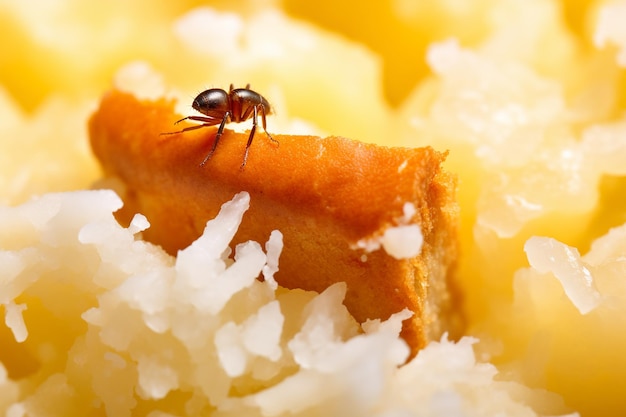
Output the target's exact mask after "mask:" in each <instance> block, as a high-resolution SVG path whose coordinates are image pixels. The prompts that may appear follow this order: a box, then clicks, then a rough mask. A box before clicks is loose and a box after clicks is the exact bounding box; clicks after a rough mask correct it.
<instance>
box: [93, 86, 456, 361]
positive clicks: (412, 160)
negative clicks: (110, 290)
mask: <svg viewBox="0 0 626 417" xmlns="http://www.w3.org/2000/svg"><path fill="white" fill-rule="evenodd" d="M173 104H174V103H172V102H171V101H167V100H159V101H140V100H138V99H136V98H135V97H134V96H132V95H130V94H126V93H122V92H119V91H111V92H110V93H108V94H106V95H105V96H104V97H103V99H102V102H101V104H100V108H99V110H97V112H96V113H95V114H94V115H93V116H92V118H91V120H90V125H89V128H90V137H91V145H92V148H93V151H94V153H95V155H96V156H97V158H98V159H99V160H100V163H101V164H102V167H103V170H104V172H105V175H106V176H108V177H116V178H118V179H120V180H121V181H122V182H123V183H124V185H125V187H124V190H123V195H122V198H123V199H124V202H125V207H124V209H123V211H122V212H121V213H120V218H121V220H122V221H128V220H129V219H130V216H132V215H133V214H134V213H136V212H140V213H143V214H144V215H146V216H147V218H148V219H149V221H150V223H151V227H150V228H149V229H148V230H147V231H146V232H144V238H145V239H146V240H148V241H151V242H154V243H157V244H160V245H161V246H162V247H163V248H165V250H167V251H168V252H170V253H172V254H175V253H176V251H177V250H179V249H181V248H184V247H186V246H188V245H189V244H190V243H191V242H192V241H193V240H195V239H196V238H197V237H198V236H199V235H200V234H201V233H202V231H203V230H204V226H205V224H206V222H207V220H209V219H211V218H213V217H215V215H216V214H217V213H218V211H219V209H220V207H221V205H222V204H223V203H224V202H226V201H228V200H230V199H231V198H232V197H233V195H234V194H235V193H237V192H239V191H248V192H249V193H250V198H251V203H250V209H249V211H248V212H247V213H246V215H245V216H244V218H243V222H242V224H241V226H240V228H239V231H238V233H237V235H236V236H235V242H234V243H238V242H243V241H246V240H249V239H252V240H255V241H258V242H264V241H266V240H267V238H268V237H269V235H270V232H271V231H272V230H274V229H278V230H280V231H281V232H282V233H283V235H284V245H285V246H284V250H283V253H282V254H281V257H280V265H279V268H280V270H279V271H278V273H277V274H276V280H277V281H278V282H279V284H280V285H282V286H284V287H287V288H302V289H306V290H316V291H323V290H324V289H325V288H327V287H328V286H329V285H331V284H333V283H335V282H340V281H344V282H346V283H347V288H348V289H347V295H346V300H345V304H346V306H347V307H348V309H349V311H350V312H351V313H352V314H353V315H354V317H355V318H356V319H357V320H359V321H361V322H362V321H365V320H366V319H377V318H380V319H386V318H388V317H389V316H390V315H391V314H393V313H396V312H399V311H401V310H402V309H404V308H408V309H410V310H411V311H413V312H414V313H415V314H414V315H413V317H412V318H411V319H408V320H406V321H405V322H404V327H403V333H402V335H403V337H404V338H405V339H406V341H407V342H408V343H409V345H410V346H411V347H412V349H413V352H415V351H416V350H417V349H419V348H421V347H422V346H424V344H425V343H427V342H428V341H429V340H431V339H433V338H439V337H440V335H441V333H442V332H443V331H450V330H454V329H455V328H456V327H457V326H456V324H455V323H456V320H457V314H456V312H457V311H458V306H457V305H455V304H456V303H455V296H454V295H455V291H454V289H453V283H452V282H451V275H452V272H453V269H454V264H455V259H456V257H457V249H458V240H457V222H458V220H457V219H458V209H457V205H456V203H455V201H454V190H455V180H454V178H453V177H452V176H451V175H449V174H448V173H446V172H444V171H443V170H442V169H441V166H440V165H441V163H442V161H443V160H444V158H445V155H444V154H442V153H439V152H437V151H434V150H433V149H431V148H416V149H415V148H387V147H381V146H376V145H371V144H364V143H360V142H357V141H353V140H348V139H345V138H341V137H328V138H319V137H314V136H287V135H283V136H281V135H276V134H274V135H273V137H274V138H275V139H277V140H278V142H279V143H280V145H277V144H276V143H274V142H272V141H270V140H269V138H267V137H266V135H265V134H264V133H263V131H262V130H261V131H257V134H256V137H255V139H254V141H253V143H252V146H251V148H250V154H249V158H248V161H247V165H246V166H245V169H243V170H241V169H240V166H241V163H242V158H243V152H244V149H245V146H246V142H247V140H248V134H247V133H235V132H232V131H230V130H228V129H226V130H225V131H224V134H223V136H222V138H221V140H220V142H219V145H218V147H217V150H216V152H215V154H214V155H213V156H212V158H211V159H210V160H209V161H208V162H207V164H206V165H205V166H203V167H200V166H199V164H200V162H201V161H202V160H203V159H204V157H205V156H206V155H207V153H208V152H209V150H210V149H211V145H212V143H213V141H214V139H215V134H216V131H217V129H216V128H215V127H208V128H202V129H197V130H193V131H188V132H185V133H182V134H176V135H160V134H161V133H163V132H169V131H172V130H175V129H173V127H174V126H173V123H174V122H175V121H176V120H178V119H180V118H181V116H180V115H178V114H175V112H174V110H173V108H174V106H173ZM269 125H270V127H271V123H270V124H269ZM183 127H184V126H183ZM407 202H410V203H412V204H413V205H414V206H415V207H416V208H417V212H416V214H415V215H414V216H413V218H412V219H411V220H410V222H411V223H415V224H418V225H420V227H421V230H422V234H423V237H424V244H423V247H422V251H421V253H420V254H419V255H418V256H416V257H414V258H410V259H395V258H394V257H392V256H390V255H388V254H387V253H386V252H385V251H384V250H383V249H379V250H376V251H373V252H371V253H365V252H364V251H363V250H362V249H354V247H355V244H356V242H357V241H359V240H362V239H368V238H373V237H374V238H375V237H379V236H381V235H382V234H383V233H384V231H385V230H386V229H387V228H388V227H391V226H396V225H397V224H398V219H400V218H403V206H404V204H405V203H407ZM364 255H365V256H364Z"/></svg>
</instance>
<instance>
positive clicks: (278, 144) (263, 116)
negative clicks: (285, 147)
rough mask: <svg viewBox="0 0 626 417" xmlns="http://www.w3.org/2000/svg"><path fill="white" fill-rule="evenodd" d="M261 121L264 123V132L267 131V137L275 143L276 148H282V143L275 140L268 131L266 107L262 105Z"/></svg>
mask: <svg viewBox="0 0 626 417" xmlns="http://www.w3.org/2000/svg"><path fill="white" fill-rule="evenodd" d="M261 121H262V122H263V130H264V131H265V134H266V135H267V137H268V138H270V140H271V141H272V142H274V143H275V144H276V146H280V142H279V141H277V140H276V139H274V138H273V137H272V135H270V133H269V132H268V131H267V127H266V126H267V123H266V122H265V106H264V105H261Z"/></svg>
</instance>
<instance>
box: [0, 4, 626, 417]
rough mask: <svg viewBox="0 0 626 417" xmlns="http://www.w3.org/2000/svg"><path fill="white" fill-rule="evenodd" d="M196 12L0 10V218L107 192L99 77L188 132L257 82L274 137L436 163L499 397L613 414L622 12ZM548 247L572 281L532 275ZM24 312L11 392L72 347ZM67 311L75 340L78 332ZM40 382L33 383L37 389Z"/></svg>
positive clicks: (279, 7) (623, 90)
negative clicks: (32, 203)
mask: <svg viewBox="0 0 626 417" xmlns="http://www.w3.org/2000/svg"><path fill="white" fill-rule="evenodd" d="M196 6H198V4H197V2H177V3H176V4H175V5H174V3H172V4H170V3H167V2H147V1H138V2H133V3H128V2H109V3H106V4H105V3H97V4H96V3H79V2H71V1H65V2H46V1H40V2H29V3H26V2H18V1H5V2H2V3H0V24H1V26H0V28H2V29H0V31H1V32H0V33H1V34H2V39H3V40H4V42H3V52H2V54H0V201H2V202H3V203H5V204H17V203H20V202H23V201H26V200H27V199H29V198H30V197H31V196H32V195H36V194H41V193H44V192H49V191H61V190H73V189H82V188H86V187H89V186H90V184H92V183H93V181H95V180H97V179H98V178H99V175H100V174H99V172H98V170H97V168H96V164H95V162H94V160H93V158H92V157H91V156H90V154H89V150H88V148H87V139H86V119H87V116H88V114H89V113H90V112H91V111H92V110H93V109H94V108H95V103H96V102H97V99H98V98H99V95H100V94H101V92H103V91H105V90H107V89H108V88H109V86H110V82H111V80H112V79H115V82H116V84H117V85H118V87H120V88H125V89H128V90H132V91H134V92H137V94H140V95H142V94H143V95H146V96H152V97H154V96H160V95H170V96H175V97H178V98H180V102H179V109H180V110H181V111H182V112H183V113H185V114H187V113H189V112H190V102H191V100H192V98H193V97H194V96H195V94H196V93H197V92H198V91H201V90H203V89H205V88H207V87H213V86H215V87H222V88H224V87H227V86H228V85H229V84H230V83H231V82H233V83H235V84H238V85H239V84H245V83H247V82H250V83H251V84H252V85H253V87H254V88H255V89H256V90H258V91H262V92H263V94H264V95H265V96H266V97H268V98H269V99H270V101H271V102H272V104H273V105H274V107H276V109H277V115H276V116H275V117H273V118H272V119H270V120H268V124H269V126H271V128H272V131H275V132H281V133H332V134H334V135H342V136H346V137H350V138H354V139H360V140H363V141H367V142H376V143H379V144H384V145H402V146H423V145H431V146H433V147H434V148H436V149H440V150H445V149H449V150H450V156H449V159H448V162H447V169H448V170H450V171H453V172H457V173H458V175H459V180H460V188H459V198H460V205H461V210H462V216H463V236H462V246H463V247H462V253H463V255H462V258H461V260H460V270H459V280H460V282H461V285H462V286H463V287H464V289H465V304H464V306H463V308H464V310H465V312H466V314H467V317H468V320H469V324H470V328H469V330H468V333H469V334H471V335H474V336H476V337H478V338H479V339H480V342H479V343H478V345H477V346H476V351H477V352H478V353H479V358H481V359H483V360H487V361H492V362H493V363H495V364H497V365H498V366H499V369H500V371H501V372H502V378H510V379H512V380H514V381H518V382H523V383H525V384H527V385H528V386H530V387H533V388H542V389H548V390H550V391H552V392H555V393H557V394H559V395H560V396H562V398H563V399H564V401H565V404H566V405H567V407H566V408H562V409H557V410H554V409H550V410H549V411H545V413H557V412H563V411H564V410H567V409H574V410H578V411H580V412H581V413H582V415H622V414H623V411H624V410H626V398H625V397H624V396H623V395H621V393H620V387H621V385H620V381H621V379H622V378H623V376H624V375H626V363H625V360H624V359H622V357H623V355H622V353H621V352H623V351H624V349H625V348H626V340H624V337H623V336H622V332H621V329H622V324H623V323H624V321H625V320H626V303H624V302H623V301H624V297H626V288H624V286H623V285H621V284H620V282H621V281H623V279H624V275H625V274H626V271H625V270H624V266H623V260H622V258H623V254H624V252H625V251H626V247H625V246H624V244H623V243H622V240H621V233H622V231H621V230H622V229H621V228H619V227H620V226H622V224H623V223H624V222H625V221H626V210H625V207H624V198H623V196H624V195H625V193H626V180H625V179H624V176H625V174H626V165H625V164H624V163H623V161H626V118H625V117H626V116H624V114H625V110H626V71H625V69H624V68H625V67H626V35H625V34H624V31H623V23H622V22H624V21H626V2H625V1H624V0H612V1H609V0H607V1H583V0H580V1H565V0H562V1H557V0H532V1H523V0H504V1H494V0H477V1H467V2H462V1H453V0H446V1H439V2H435V1H424V2H418V1H410V0H404V1H403V0H395V1H387V2H377V3H372V4H368V5H367V6H365V5H364V4H363V3H362V2H357V1H348V2H331V1H319V2H300V1H288V0H285V1H284V2H282V3H280V2H271V1H268V2H267V3H266V4H263V5H259V4H257V3H255V2H254V1H252V0H250V1H249V2H243V1H242V2H238V3H236V4H233V3H232V2H225V1H219V2H215V3H212V4H209V5H208V6H207V5H205V6H202V7H199V8H195V7H196ZM5 227H8V226H5ZM615 227H617V228H618V229H615V230H613V231H611V232H610V233H608V232H609V230H610V229H611V228H615ZM607 233H608V235H607ZM604 235H606V236H604ZM533 236H540V237H550V238H554V239H556V240H554V241H553V240H536V239H531V237H533ZM602 236H604V237H602ZM597 238H601V239H600V240H599V241H597V243H596V244H595V246H592V243H593V242H594V240H595V239H597ZM15 239H17V237H16V238H15ZM529 239H530V240H529ZM546 242H550V245H548V246H545V245H547V243H546ZM560 242H562V243H560ZM2 244H3V246H1V247H0V248H1V249H2V250H9V249H11V245H12V244H13V243H11V242H4V241H3V242H2ZM542 245H543V246H542ZM566 245H567V246H566ZM546 247H549V248H550V250H552V251H554V258H555V259H557V260H559V259H561V260H562V262H561V263H558V262H557V264H558V265H561V264H569V265H570V269H569V270H567V271H565V272H563V270H561V269H559V267H558V265H557V264H552V266H550V265H549V264H550V263H549V262H548V263H547V264H548V266H546V265H545V264H542V263H541V259H538V258H536V257H535V258H533V256H532V255H531V254H535V255H536V253H537V252H539V253H542V251H544V252H545V251H547V249H546ZM537 248H542V249H541V250H538V249H537ZM568 248H569V249H568ZM572 248H578V249H579V251H580V254H582V257H580V258H579V257H578V254H577V253H576V251H575V250H574V249H572ZM535 249H537V250H535ZM548 253H552V252H550V251H548ZM527 254H528V256H527ZM564 254H565V255H564ZM529 265H530V268H529ZM555 265H557V266H555ZM581 277H582V278H581ZM577 279H583V282H587V283H588V285H587V286H586V287H585V286H583V287H584V288H583V289H584V291H582V293H581V292H576V291H574V293H573V294H578V295H580V294H583V298H584V294H587V296H589V294H592V295H591V296H590V297H591V298H592V299H597V303H595V304H594V303H592V304H591V305H592V307H591V309H590V310H586V308H582V312H581V309H580V308H579V307H580V306H581V304H579V303H578V304H577V301H576V300H579V299H578V298H576V295H574V296H572V293H571V292H570V293H567V292H566V291H565V290H564V288H570V287H568V283H572V282H573V283H574V284H575V283H576V282H578V281H576V280H577ZM585 279H586V281H585ZM574 284H573V285H574ZM573 287H574V288H578V287H577V286H576V285H574V286H573ZM50 291H54V290H52V289H51V290H50ZM585 291H587V292H585ZM594 294H595V295H594ZM21 297H22V298H21V299H20V300H18V301H19V302H18V303H17V304H15V305H14V304H11V302H12V299H7V300H2V302H3V303H5V305H6V306H5V308H4V309H5V313H6V314H8V316H10V317H14V316H15V315H16V314H19V311H18V310H19V308H20V307H19V306H18V304H20V303H28V306H29V307H28V310H26V311H25V312H24V317H25V321H26V327H27V328H29V329H31V331H29V332H28V339H27V340H26V341H25V342H24V343H23V344H17V343H16V342H15V341H13V333H11V332H9V331H8V330H6V329H4V330H2V331H1V332H0V338H1V339H0V340H1V341H2V346H3V347H4V346H7V347H6V349H3V350H2V352H1V353H0V355H1V356H0V359H2V362H3V363H4V365H5V367H6V368H7V369H8V371H9V375H10V376H11V377H20V376H25V375H32V372H33V371H34V370H35V369H38V367H40V366H44V364H45V361H43V360H42V359H41V358H44V357H45V349H46V348H45V346H46V343H48V342H47V340H52V341H51V342H49V343H51V344H53V345H55V346H56V345H58V346H64V343H65V344H68V343H70V342H71V340H68V339H67V338H69V337H70V336H66V335H64V334H59V333H54V332H43V333H38V332H37V331H36V329H41V328H43V329H45V328H46V327H47V322H46V320H47V319H46V311H47V308H48V307H46V305H45V303H44V302H43V301H41V300H40V297H43V296H41V294H39V293H38V294H36V295H33V294H25V295H22V296H21ZM86 302H87V301H86ZM89 302H92V303H95V299H94V300H91V301H89ZM583 304H584V303H583ZM80 308H81V307H80V306H76V307H75V309H76V311H78V310H80ZM16 309H17V310H16ZM68 309H69V310H71V311H69V310H68V312H67V314H68V315H67V317H73V318H71V319H70V318H68V322H67V323H68V326H70V327H72V326H74V327H72V329H74V330H72V331H74V332H77V333H76V334H78V333H80V330H81V329H83V328H84V326H86V324H85V322H84V321H83V320H82V319H80V318H79V317H76V314H77V313H76V311H74V310H72V309H71V308H69V307H68ZM9 312H11V313H10V314H9ZM11 314H13V316H11ZM9 321H10V320H9ZM81 326H83V327H81ZM76 329H78V330H76ZM18 334H19V332H18ZM72 334H75V333H72ZM48 338H50V339H48ZM50 363H52V364H58V363H57V362H54V361H51V362H50ZM44 374H45V373H39V374H36V375H38V376H36V377H32V378H33V379H32V380H29V381H28V383H26V384H25V385H28V386H30V387H31V390H34V388H32V387H33V386H37V385H38V384H40V383H43V378H44V377H43V375H44ZM7 384H8V383H7ZM47 384H48V385H45V386H41V387H40V389H41V390H45V389H51V387H53V386H54V383H53V382H50V381H48V383H47ZM9 385H10V384H9ZM11 387H12V388H7V389H6V390H3V391H2V392H3V394H2V395H6V396H7V398H8V397H10V396H11V395H13V394H11V393H12V392H15V386H13V385H11ZM5 393H6V394H5ZM12 401H14V398H13V397H11V398H9V399H7V400H5V399H4V398H2V397H0V406H2V405H3V404H10V403H11V402H12ZM532 405H533V406H534V407H535V409H536V410H537V411H538V412H540V413H543V412H544V411H542V410H545V409H542V405H541V404H532ZM68 412H71V410H69V411H68Z"/></svg>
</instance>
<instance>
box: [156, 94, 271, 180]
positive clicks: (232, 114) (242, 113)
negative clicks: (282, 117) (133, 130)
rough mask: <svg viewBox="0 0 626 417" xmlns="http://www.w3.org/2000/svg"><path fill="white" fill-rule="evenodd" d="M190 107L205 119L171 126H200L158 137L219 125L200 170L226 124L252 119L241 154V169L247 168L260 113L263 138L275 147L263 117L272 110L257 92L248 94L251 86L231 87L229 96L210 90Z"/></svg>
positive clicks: (199, 96)
mask: <svg viewBox="0 0 626 417" xmlns="http://www.w3.org/2000/svg"><path fill="white" fill-rule="evenodd" d="M191 107H193V108H194V109H195V110H196V111H198V112H200V113H202V114H204V116H187V117H184V118H182V119H180V120H178V121H177V122H176V123H174V124H178V123H180V122H182V121H183V120H195V121H198V122H203V123H202V124H200V125H196V126H190V127H186V128H184V129H183V130H179V131H177V132H167V133H161V135H175V134H177V133H183V132H187V131H189V130H195V129H201V128H203V127H207V126H215V125H217V124H219V125H220V127H219V128H218V129H217V134H216V135H215V141H214V142H213V147H212V148H211V151H210V152H209V154H208V155H207V156H206V157H205V158H204V160H203V161H202V162H201V163H200V166H201V167H202V166H204V164H206V162H207V161H208V160H209V159H210V158H211V156H213V153H214V152H215V148H217V143H218V142H219V140H220V138H221V137H222V133H223V132H224V125H226V123H229V122H233V123H241V122H243V121H246V120H248V119H249V118H252V130H250V136H249V137H248V143H247V145H246V150H245V153H244V154H243V162H242V164H241V167H240V169H243V168H244V167H245V166H246V161H247V160H248V151H249V149H250V145H251V144H252V139H254V133H255V131H256V125H257V117H258V115H259V113H260V114H261V121H262V122H263V130H265V134H266V135H267V137H268V138H270V139H271V140H272V141H273V142H275V143H278V141H277V140H276V139H274V138H273V137H272V135H270V134H269V133H268V132H267V129H266V127H265V126H266V123H265V115H266V114H271V113H272V108H271V107H270V104H269V103H268V102H267V100H266V99H265V97H263V96H262V95H261V94H259V93H257V92H256V91H252V90H250V84H247V85H246V88H234V87H233V85H232V84H231V85H230V90H229V91H228V92H226V91H225V90H222V89H221V88H211V89H209V90H206V91H203V92H201V93H200V94H198V96H197V97H196V98H195V99H194V100H193V104H192V105H191Z"/></svg>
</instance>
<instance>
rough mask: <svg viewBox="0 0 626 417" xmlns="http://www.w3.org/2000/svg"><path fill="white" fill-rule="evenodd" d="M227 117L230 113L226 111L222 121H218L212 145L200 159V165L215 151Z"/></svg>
mask: <svg viewBox="0 0 626 417" xmlns="http://www.w3.org/2000/svg"><path fill="white" fill-rule="evenodd" d="M229 117H230V113H229V112H226V114H225V115H224V118H223V119H222V123H220V127H219V128H218V129H217V133H216V134H215V140H214V141H213V146H212V147H211V151H210V152H209V154H208V155H207V156H206V157H205V158H204V159H203V160H202V162H200V166H201V167H203V166H204V164H206V162H207V161H208V160H209V159H211V157H212V156H213V152H215V149H216V148H217V142H219V141H220V138H221V137H222V133H224V125H226V119H228V118H229Z"/></svg>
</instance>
